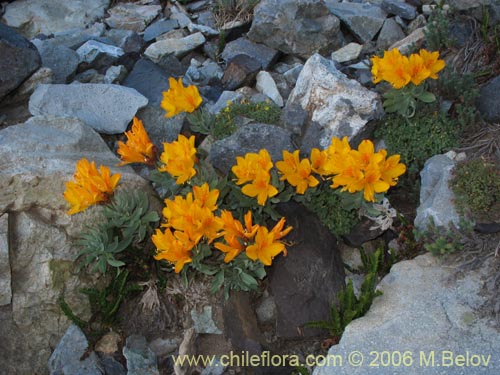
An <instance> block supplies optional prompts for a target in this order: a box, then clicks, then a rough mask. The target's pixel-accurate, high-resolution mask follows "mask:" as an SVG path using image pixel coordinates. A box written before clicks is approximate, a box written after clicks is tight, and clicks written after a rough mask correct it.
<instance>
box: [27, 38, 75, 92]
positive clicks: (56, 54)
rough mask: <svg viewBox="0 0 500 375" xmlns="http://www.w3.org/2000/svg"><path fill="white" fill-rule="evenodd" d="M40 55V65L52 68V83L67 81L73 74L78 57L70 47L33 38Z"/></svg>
mask: <svg viewBox="0 0 500 375" xmlns="http://www.w3.org/2000/svg"><path fill="white" fill-rule="evenodd" d="M33 44H35V46H36V48H37V49H38V52H39V53H40V56H41V58H42V66H44V67H46V68H50V70H52V74H53V75H52V83H67V82H68V81H69V80H70V79H71V78H72V77H73V75H74V74H75V72H76V68H78V63H79V62H80V57H79V56H78V54H77V53H76V52H75V51H73V50H72V49H71V48H68V47H65V46H63V45H56V44H53V43H44V42H42V41H40V40H38V39H35V40H33Z"/></svg>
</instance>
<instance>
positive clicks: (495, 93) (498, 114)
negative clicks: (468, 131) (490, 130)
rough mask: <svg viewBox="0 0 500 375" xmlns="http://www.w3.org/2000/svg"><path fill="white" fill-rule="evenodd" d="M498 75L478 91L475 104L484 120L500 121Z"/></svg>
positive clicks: (499, 77)
mask: <svg viewBox="0 0 500 375" xmlns="http://www.w3.org/2000/svg"><path fill="white" fill-rule="evenodd" d="M499 102H500V76H497V77H495V78H493V79H492V80H491V81H489V82H488V83H487V84H485V85H484V86H483V87H481V89H480V91H479V97H478V98H477V101H476V106H477V108H478V110H479V112H481V115H482V116H483V118H484V119H485V120H486V121H489V122H499V121H500V106H499V105H498V103H499Z"/></svg>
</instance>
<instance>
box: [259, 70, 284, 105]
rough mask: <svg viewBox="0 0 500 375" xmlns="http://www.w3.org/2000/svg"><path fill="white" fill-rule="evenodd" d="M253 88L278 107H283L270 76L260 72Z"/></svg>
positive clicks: (281, 99)
mask: <svg viewBox="0 0 500 375" xmlns="http://www.w3.org/2000/svg"><path fill="white" fill-rule="evenodd" d="M255 88H256V89H257V90H258V91H259V92H261V93H263V94H264V95H266V96H267V97H268V98H269V99H271V100H272V101H273V102H274V104H276V105H277V106H278V107H283V98H282V97H281V94H280V92H279V91H278V87H277V86H276V82H274V79H273V77H272V76H271V74H269V73H268V72H266V71H264V70H262V71H260V72H259V74H257V84H256V86H255Z"/></svg>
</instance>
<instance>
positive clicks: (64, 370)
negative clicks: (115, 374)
mask: <svg viewBox="0 0 500 375" xmlns="http://www.w3.org/2000/svg"><path fill="white" fill-rule="evenodd" d="M88 346H89V343H88V341H87V338H86V337H85V335H84V334H83V332H82V331H81V329H80V328H78V327H77V326H76V325H75V324H72V325H70V326H69V328H68V329H67V331H66V333H65V334H64V336H63V338H62V339H61V341H60V342H59V344H58V345H57V348H56V349H55V350H54V352H53V353H52V355H51V356H50V359H49V363H48V367H49V374H50V375H72V374H81V375H99V374H101V371H100V366H99V363H98V361H99V360H98V359H97V357H96V355H95V353H93V352H92V353H91V354H90V356H88V357H87V358H85V359H84V360H81V358H82V356H83V355H84V354H85V352H86V350H87V348H88Z"/></svg>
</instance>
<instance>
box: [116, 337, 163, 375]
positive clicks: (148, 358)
mask: <svg viewBox="0 0 500 375" xmlns="http://www.w3.org/2000/svg"><path fill="white" fill-rule="evenodd" d="M123 356H124V357H125V358H126V359H127V369H128V372H127V375H144V374H148V375H160V372H159V371H158V367H157V365H156V356H155V354H154V353H153V352H152V351H151V349H149V347H148V342H147V341H146V338H145V337H144V336H140V335H131V336H129V337H127V341H126V345H125V346H124V347H123Z"/></svg>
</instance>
